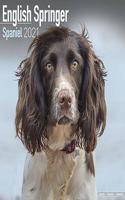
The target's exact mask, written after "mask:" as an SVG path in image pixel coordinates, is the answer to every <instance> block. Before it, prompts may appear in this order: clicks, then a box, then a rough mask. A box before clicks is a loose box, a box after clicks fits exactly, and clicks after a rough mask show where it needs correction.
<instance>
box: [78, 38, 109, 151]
mask: <svg viewBox="0 0 125 200" xmlns="http://www.w3.org/2000/svg"><path fill="white" fill-rule="evenodd" d="M79 48H80V52H81V55H82V58H83V62H84V67H83V75H82V85H81V91H80V96H79V112H80V119H79V122H78V133H79V134H78V137H79V139H80V141H81V144H82V145H84V148H85V150H86V151H87V152H90V151H93V150H94V148H95V146H96V143H97V136H101V135H102V133H103V131H104V129H105V125H106V102H105V94H104V87H105V79H104V77H105V76H106V72H105V67H104V64H103V62H102V61H101V60H100V59H99V58H98V57H97V56H96V55H95V53H94V51H93V50H92V46H91V44H90V42H89V41H88V39H87V38H86V36H85V35H83V36H82V39H81V40H80V42H79Z"/></svg>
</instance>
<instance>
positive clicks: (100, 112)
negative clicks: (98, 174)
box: [16, 27, 106, 153]
mask: <svg viewBox="0 0 125 200" xmlns="http://www.w3.org/2000/svg"><path fill="white" fill-rule="evenodd" d="M29 50H30V51H31V54H30V56H29V57H28V58H27V59H25V60H24V61H23V62H22V63H21V64H20V66H19V71H18V72H17V76H19V77H20V78H19V99H18V103H17V113H16V129H17V134H18V135H19V136H20V138H21V140H22V141H23V143H24V144H25V145H26V147H27V149H28V150H29V151H30V152H31V153H34V152H35V151H40V150H41V148H43V147H44V139H47V133H46V132H47V131H46V130H47V128H46V127H47V126H55V125H56V124H58V125H62V124H63V125H65V124H70V125H71V126H73V127H75V129H73V130H74V131H75V133H76V135H77V143H78V145H79V146H81V147H83V146H84V148H85V150H86V151H87V152H90V151H92V150H93V149H94V147H95V145H96V140H97V135H101V134H102V133H103V131H104V128H105V121H106V104H105V98H104V76H105V75H106V74H105V72H104V65H103V63H102V61H101V60H100V59H99V58H98V57H97V56H96V55H95V53H94V51H93V50H92V46H91V43H90V42H89V41H88V39H87V36H86V35H85V33H84V31H83V33H82V34H81V35H80V34H77V33H75V32H73V31H71V30H69V29H67V28H64V27H60V28H57V27H55V28H51V29H49V30H48V31H47V32H45V33H43V34H41V35H39V36H37V37H36V38H35V39H34V41H33V42H32V44H31V45H30V48H29Z"/></svg>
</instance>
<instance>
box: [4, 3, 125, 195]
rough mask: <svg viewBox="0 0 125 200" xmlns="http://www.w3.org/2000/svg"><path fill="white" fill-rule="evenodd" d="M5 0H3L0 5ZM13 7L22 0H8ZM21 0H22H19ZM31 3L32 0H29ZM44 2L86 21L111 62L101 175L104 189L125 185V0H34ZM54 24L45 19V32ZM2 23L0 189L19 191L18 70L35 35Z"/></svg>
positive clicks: (72, 24) (77, 24)
mask: <svg viewBox="0 0 125 200" xmlns="http://www.w3.org/2000/svg"><path fill="white" fill-rule="evenodd" d="M2 3H3V1H0V6H1V5H2ZM5 3H7V4H8V5H10V6H11V7H12V8H13V7H14V6H16V5H17V4H19V1H15V2H14V1H13V2H11V1H6V0H5V1H4V4H5ZM20 4H21V1H20ZM25 4H28V1H25ZM35 4H39V5H40V6H41V7H42V8H46V6H47V5H48V4H50V5H51V6H52V7H53V8H55V9H56V8H61V9H62V8H63V9H64V8H65V9H69V10H70V16H69V20H68V22H67V23H65V24H64V25H65V26H67V27H69V28H71V29H72V30H74V31H76V32H79V33H80V31H81V24H82V25H84V24H85V25H86V28H87V30H88V33H89V38H90V40H91V41H92V44H93V49H94V51H95V52H96V55H97V56H99V57H100V58H101V59H102V60H103V62H104V64H105V67H106V70H107V73H108V76H107V79H106V88H105V92H106V102H107V126H106V130H105V132H104V134H103V136H102V137H101V138H100V139H99V141H98V145H97V148H96V181H97V190H98V191H99V192H122V191H125V156H124V152H125V92H124V87H125V64H124V58H125V37H124V35H125V12H124V10H125V1H123V0H120V1H94V0H93V1H90V0H89V1H87V2H85V1H77V3H75V1H68V2H67V1H63V2H59V1H54V3H53V2H52V1H46V2H45V1H35ZM51 25H53V24H50V23H49V24H43V26H42V27H41V29H40V31H41V32H43V31H45V30H46V29H47V27H49V26H51ZM1 31H2V25H0V195H5V196H15V195H20V193H21V185H22V178H23V167H24V161H25V157H26V150H25V148H24V147H23V145H22V144H21V142H20V141H19V139H18V138H16V137H15V135H16V133H15V125H14V119H15V107H16V102H17V98H18V88H17V81H16V78H15V71H16V69H17V67H18V65H19V63H20V62H21V60H22V59H24V58H25V57H26V56H27V49H28V46H29V44H30V42H31V39H27V40H26V39H11V40H8V41H5V40H4V39H3V38H2V37H1Z"/></svg>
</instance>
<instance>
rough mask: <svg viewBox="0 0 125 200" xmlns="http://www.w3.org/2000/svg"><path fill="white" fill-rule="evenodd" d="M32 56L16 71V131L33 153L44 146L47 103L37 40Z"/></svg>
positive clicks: (34, 43)
mask: <svg viewBox="0 0 125 200" xmlns="http://www.w3.org/2000/svg"><path fill="white" fill-rule="evenodd" d="M30 48H33V50H32V53H31V55H30V57H28V58H27V59H25V60H23V61H22V62H21V64H20V66H19V68H18V71H17V73H16V75H17V77H19V82H18V88H19V97H18V102H17V106H16V119H15V123H16V132H17V135H18V136H19V138H20V139H21V140H22V142H23V143H24V145H25V146H26V148H27V149H28V151H29V152H30V153H32V154H34V153H35V151H40V150H41V148H43V147H44V138H45V137H46V133H45V124H46V115H45V113H46V104H45V92H44V87H43V82H42V72H41V71H40V67H39V61H38V49H37V44H36V40H34V41H33V43H32V44H31V47H30Z"/></svg>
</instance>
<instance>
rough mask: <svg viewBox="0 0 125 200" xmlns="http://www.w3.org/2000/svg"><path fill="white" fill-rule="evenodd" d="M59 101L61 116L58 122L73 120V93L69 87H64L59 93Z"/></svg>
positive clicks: (66, 122) (63, 122)
mask: <svg viewBox="0 0 125 200" xmlns="http://www.w3.org/2000/svg"><path fill="white" fill-rule="evenodd" d="M57 101H58V105H59V108H60V117H59V120H58V124H68V123H71V122H72V118H71V113H70V112H71V106H72V95H71V94H70V92H69V90H68V89H62V90H61V91H60V92H59V93H58V95H57Z"/></svg>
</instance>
